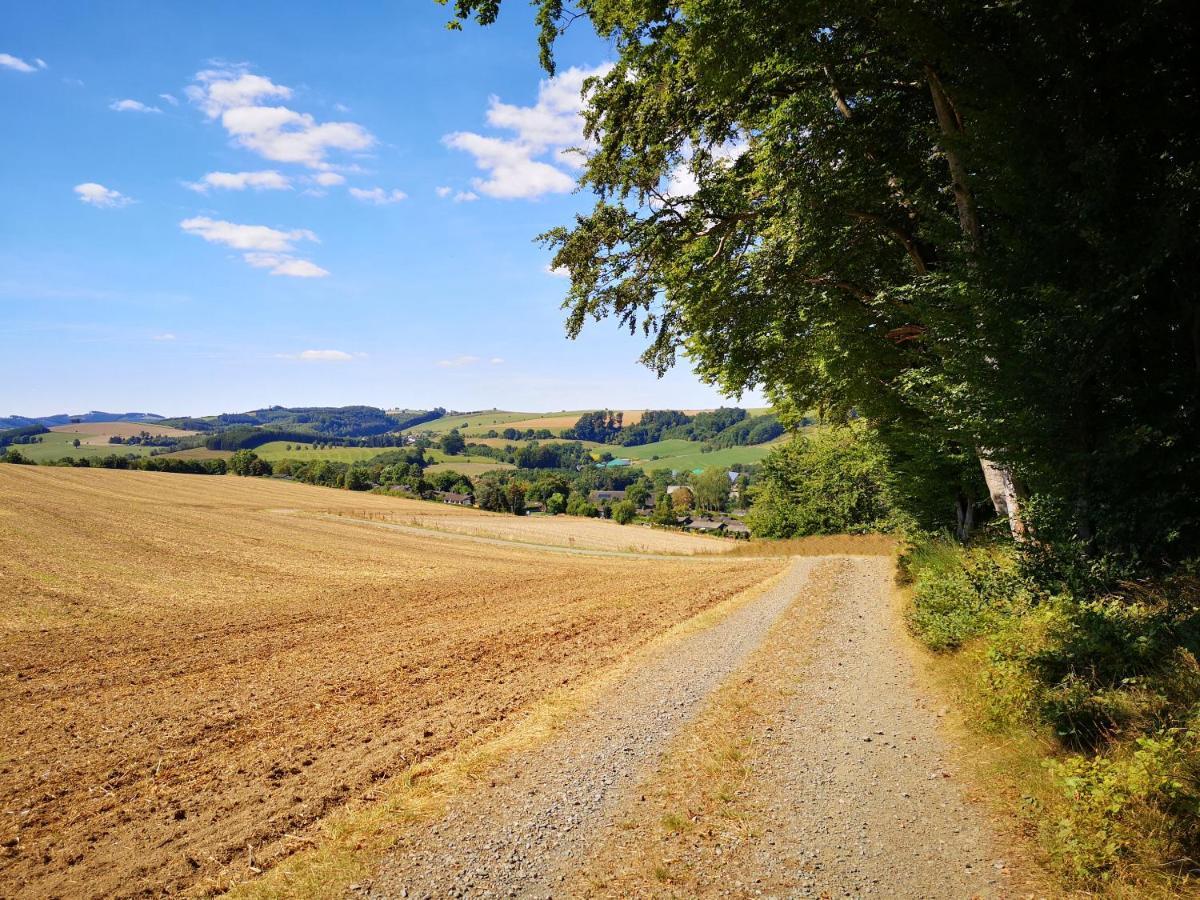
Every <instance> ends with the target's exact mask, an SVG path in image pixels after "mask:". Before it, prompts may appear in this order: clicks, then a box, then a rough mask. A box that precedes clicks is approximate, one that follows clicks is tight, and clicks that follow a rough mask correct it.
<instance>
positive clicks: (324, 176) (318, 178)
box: [313, 172, 346, 187]
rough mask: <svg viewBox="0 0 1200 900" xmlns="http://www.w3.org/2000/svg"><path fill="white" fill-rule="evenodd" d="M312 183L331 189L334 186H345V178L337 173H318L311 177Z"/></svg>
mask: <svg viewBox="0 0 1200 900" xmlns="http://www.w3.org/2000/svg"><path fill="white" fill-rule="evenodd" d="M313 181H315V182H316V183H317V184H319V185H322V186H323V187H332V186H333V185H335V184H345V183H346V176H345V175H339V174H338V173H337V172H320V173H318V174H317V175H314V176H313Z"/></svg>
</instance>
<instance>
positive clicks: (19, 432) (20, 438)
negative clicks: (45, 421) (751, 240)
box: [0, 425, 50, 447]
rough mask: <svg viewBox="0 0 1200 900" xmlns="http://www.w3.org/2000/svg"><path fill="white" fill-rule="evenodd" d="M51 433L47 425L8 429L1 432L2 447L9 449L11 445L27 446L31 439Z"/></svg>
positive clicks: (0, 441)
mask: <svg viewBox="0 0 1200 900" xmlns="http://www.w3.org/2000/svg"><path fill="white" fill-rule="evenodd" d="M49 431H50V429H49V428H47V427H46V426H45V425H19V426H17V427H16V428H6V429H4V430H3V431H0V447H7V446H8V445H9V444H27V443H29V438H31V437H36V436H37V435H39V434H47V433H48V432H49Z"/></svg>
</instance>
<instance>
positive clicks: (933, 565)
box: [903, 541, 1034, 651]
mask: <svg viewBox="0 0 1200 900" xmlns="http://www.w3.org/2000/svg"><path fill="white" fill-rule="evenodd" d="M903 564H904V566H905V568H907V569H909V570H910V571H915V572H916V574H915V577H914V583H913V593H912V604H911V606H910V608H909V612H908V622H909V627H910V628H911V629H912V630H913V632H914V633H915V634H916V635H917V636H918V637H919V638H921V640H923V641H924V642H925V643H926V645H928V646H929V648H930V649H932V650H938V651H941V650H953V649H956V648H958V647H960V646H962V644H963V643H964V642H965V641H967V640H969V639H971V638H973V637H977V636H979V635H981V634H984V633H985V632H987V631H988V630H989V629H990V628H993V627H994V626H995V624H996V618H997V616H1005V615H1011V613H1012V612H1013V610H1014V609H1017V608H1021V609H1028V608H1029V606H1031V605H1032V604H1033V602H1034V593H1033V591H1032V589H1031V587H1030V585H1029V584H1028V582H1027V581H1026V580H1025V579H1024V577H1023V576H1022V575H1021V574H1020V572H1019V571H1018V566H1017V563H1016V561H1015V560H1014V559H1013V557H1012V555H1011V554H1008V555H1006V554H1005V553H1003V552H1002V551H1000V550H998V549H997V550H991V549H987V548H977V549H972V550H969V551H966V550H961V549H959V548H958V547H957V546H955V545H953V544H951V543H950V542H949V541H939V542H932V543H927V544H925V545H923V546H921V547H919V548H918V549H916V550H914V551H912V552H910V554H909V556H908V558H906V559H905V560H904V563H903Z"/></svg>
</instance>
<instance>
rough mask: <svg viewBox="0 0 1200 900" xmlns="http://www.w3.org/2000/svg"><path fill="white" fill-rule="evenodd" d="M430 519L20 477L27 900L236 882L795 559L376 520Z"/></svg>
mask: <svg viewBox="0 0 1200 900" xmlns="http://www.w3.org/2000/svg"><path fill="white" fill-rule="evenodd" d="M428 506H429V505H428V504H420V503H416V502H406V501H402V500H398V499H395V498H390V497H381V496H363V495H353V494H350V493H348V492H342V491H334V490H328V489H323V488H317V487H309V486H305V485H298V484H289V483H284V482H277V481H265V480H261V479H238V478H233V477H228V478H218V477H211V476H184V475H164V474H159V473H150V472H122V471H110V470H90V469H89V470H75V469H53V468H44V467H26V466H0V736H2V737H3V741H2V742H0V896H18V895H19V896H22V897H48V896H72V897H89V896H105V895H117V896H128V895H133V894H144V893H155V894H158V893H175V892H181V891H188V892H195V891H207V890H211V889H219V888H220V887H222V886H224V885H227V884H228V883H230V882H231V881H232V880H235V879H236V878H238V877H244V876H245V875H248V874H250V873H251V872H252V871H253V870H254V869H258V868H262V867H265V866H269V865H271V864H272V863H274V862H275V861H277V860H279V859H281V858H282V857H284V856H286V855H288V854H290V853H291V852H292V851H293V850H295V849H296V848H298V847H302V846H305V845H306V844H308V843H309V842H310V841H311V837H310V831H311V830H312V828H311V826H313V825H314V823H317V822H318V821H319V820H321V818H322V817H324V816H326V815H327V814H328V813H330V812H331V811H333V810H335V809H337V808H338V807H340V806H341V805H342V804H344V803H345V802H346V801H348V800H350V799H353V798H359V797H362V796H364V795H367V794H368V793H369V791H370V789H371V786H372V785H373V784H374V783H376V782H379V781H381V780H383V779H386V778H388V777H390V776H392V775H395V774H397V773H398V772H401V771H403V770H404V769H406V768H407V767H408V766H410V765H411V764H413V763H415V762H419V761H420V760H422V759H425V758H428V757H430V756H432V755H434V754H437V753H439V752H441V751H445V750H447V749H449V748H452V747H454V746H455V745H456V744H457V743H459V742H461V741H463V740H465V739H467V738H469V737H470V736H472V735H474V734H478V733H479V732H480V731H482V730H485V729H487V728H489V727H492V726H495V725H496V723H499V722H502V721H504V720H506V719H508V718H510V717H514V716H515V715H517V714H519V713H520V712H522V711H523V710H525V709H527V708H528V707H529V706H530V705H531V704H534V703H536V702H537V701H538V700H539V699H540V698H542V697H544V696H546V695H547V694H548V693H550V692H552V691H554V690H556V689H559V688H561V687H562V686H563V685H568V686H569V685H571V684H573V683H575V682H577V681H579V680H581V679H583V678H584V677H585V676H587V675H589V674H590V673H594V672H595V671H597V670H598V669H599V668H603V667H604V666H606V665H609V664H612V663H614V662H615V661H618V660H620V659H621V658H623V657H625V656H627V655H628V654H629V653H630V652H632V651H633V650H635V649H636V648H638V647H640V646H643V645H645V644H647V643H648V642H649V641H651V640H652V639H653V638H654V637H655V636H657V635H660V634H661V633H663V632H664V631H665V630H666V629H668V628H670V627H671V626H673V625H675V624H676V623H679V622H681V621H683V620H685V619H687V618H689V617H691V616H693V615H695V614H697V613H699V612H701V611H703V610H705V609H707V608H710V607H712V606H713V605H715V604H717V603H719V602H721V601H724V600H726V599H727V598H729V597H731V596H733V595H734V594H736V593H738V592H739V591H742V590H743V589H745V588H747V587H749V586H751V585H754V584H756V583H758V582H761V581H762V580H763V579H764V578H766V577H768V576H770V575H771V574H773V573H774V572H776V571H778V569H779V567H780V565H781V562H780V561H779V560H754V559H729V560H725V559H718V560H713V559H704V560H688V559H686V558H680V559H674V558H670V557H661V556H660V557H657V558H653V559H647V558H638V557H635V556H623V555H621V554H620V553H619V552H617V553H615V554H613V551H609V553H610V555H608V556H587V555H585V554H584V553H582V552H581V551H582V550H584V549H586V547H587V546H588V541H589V540H590V541H598V542H601V543H603V540H608V538H603V540H602V535H601V533H600V532H598V531H595V530H591V529H589V530H588V531H587V532H585V533H580V535H579V536H578V537H577V539H576V544H575V547H574V551H573V552H570V548H569V547H568V552H561V551H560V552H555V553H549V552H544V551H539V550H538V548H537V547H536V546H535V545H534V543H530V544H529V545H528V546H526V545H523V544H510V545H500V544H498V543H497V541H496V539H494V538H489V539H488V542H486V543H485V542H484V541H483V540H482V539H479V538H471V537H469V536H465V535H464V536H462V537H461V538H460V539H455V538H454V537H453V536H451V535H447V534H445V533H441V532H437V533H427V534H422V533H420V532H419V531H418V530H417V529H414V528H413V527H411V526H405V527H404V528H403V529H401V528H388V527H386V525H387V522H386V521H380V520H379V519H378V518H377V519H376V520H372V519H371V516H372V515H375V516H377V517H381V518H386V517H388V516H390V515H399V517H400V518H401V520H403V518H404V514H403V513H402V512H400V511H407V512H409V513H411V515H412V516H413V517H414V518H419V516H420V514H422V513H426V514H427V510H428ZM338 513H340V514H342V515H336V514H338ZM438 516H439V518H440V519H445V520H446V521H449V522H451V523H452V524H455V525H456V527H459V528H462V529H463V530H466V529H467V527H468V526H467V525H465V524H464V523H465V522H466V519H467V518H469V517H477V519H478V520H479V521H485V520H488V519H491V520H492V521H493V522H495V519H496V518H497V517H490V516H487V515H484V514H479V513H474V512H472V511H469V510H449V509H439V510H438ZM447 517H448V518H447ZM511 521H519V520H511ZM595 524H605V523H595ZM489 527H490V529H491V533H493V534H496V533H499V534H501V535H503V534H504V531H503V529H502V528H500V527H499V525H498V524H493V525H491V526H489ZM606 527H607V528H609V529H615V530H616V531H617V532H628V531H634V529H622V528H621V527H620V526H616V525H611V523H607V524H606ZM544 528H545V534H544V535H543V536H542V537H541V538H540V539H539V538H538V535H536V534H534V535H530V534H526V533H524V532H522V533H521V534H520V535H519V536H518V537H519V538H523V539H529V538H531V537H532V538H533V539H535V540H536V542H537V543H546V544H552V543H556V542H557V543H558V544H559V545H560V547H561V544H562V540H563V539H562V538H561V534H560V532H561V527H560V526H559V524H558V520H553V519H551V520H546V524H545V526H544ZM639 531H640V529H639ZM660 537H662V538H671V539H676V538H677V539H678V542H674V541H672V542H671V546H672V547H674V548H686V549H683V552H688V551H689V550H691V549H694V546H695V545H694V544H693V543H690V542H689V541H688V540H687V539H686V538H685V537H684V536H682V535H679V536H676V535H665V534H662V535H660ZM252 866H253V869H252V868H251V867H252Z"/></svg>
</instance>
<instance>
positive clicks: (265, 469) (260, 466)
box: [229, 450, 271, 476]
mask: <svg viewBox="0 0 1200 900" xmlns="http://www.w3.org/2000/svg"><path fill="white" fill-rule="evenodd" d="M229 471H231V472H233V474H234V475H243V476H260V475H270V474H271V464H270V463H269V462H267V461H266V460H265V459H259V458H258V454H257V453H255V452H254V451H253V450H238V451H236V452H235V453H234V454H233V456H231V457H230V458H229Z"/></svg>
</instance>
